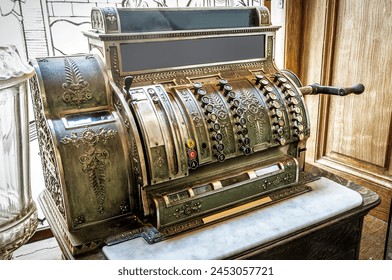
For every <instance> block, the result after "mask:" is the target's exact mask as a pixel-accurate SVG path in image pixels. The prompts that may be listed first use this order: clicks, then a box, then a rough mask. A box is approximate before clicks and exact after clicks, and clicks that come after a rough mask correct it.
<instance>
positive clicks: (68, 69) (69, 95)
mask: <svg viewBox="0 0 392 280" xmlns="http://www.w3.org/2000/svg"><path fill="white" fill-rule="evenodd" d="M64 65H65V79H66V82H65V83H63V85H62V86H63V89H64V90H65V91H64V93H63V101H64V102H65V103H67V104H75V105H77V106H78V108H80V105H81V104H82V103H86V102H87V100H90V99H91V98H92V97H93V94H92V93H91V91H90V89H89V83H88V82H87V81H85V80H84V78H83V76H82V74H81V73H80V70H79V68H78V66H77V65H76V63H75V61H73V60H72V59H70V58H68V57H66V58H65V59H64Z"/></svg>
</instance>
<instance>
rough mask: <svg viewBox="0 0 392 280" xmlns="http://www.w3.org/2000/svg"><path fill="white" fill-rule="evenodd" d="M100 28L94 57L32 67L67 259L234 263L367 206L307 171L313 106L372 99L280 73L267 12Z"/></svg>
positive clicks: (96, 17)
mask: <svg viewBox="0 0 392 280" xmlns="http://www.w3.org/2000/svg"><path fill="white" fill-rule="evenodd" d="M91 23H92V29H91V30H90V31H86V32H84V35H85V36H86V40H87V41H88V44H89V47H90V53H86V54H78V55H69V56H60V57H44V58H37V59H35V60H33V61H32V65H33V66H34V68H35V70H36V75H35V77H34V78H32V80H31V90H32V98H33V103H34V111H35V117H36V120H37V131H38V137H39V143H40V149H41V158H42V163H43V170H44V177H45V185H46V189H45V191H44V192H43V193H42V195H41V196H40V204H41V206H42V208H43V210H44V211H45V213H46V216H47V218H48V221H49V223H50V224H51V228H52V230H53V231H54V233H55V236H56V237H57V239H58V241H59V243H60V245H61V247H62V249H63V251H64V252H67V253H68V254H69V255H72V256H77V255H81V254H84V253H87V252H90V251H93V250H96V249H97V248H103V249H102V250H103V252H104V254H105V256H106V257H107V258H117V257H119V258H121V257H124V258H145V257H146V256H149V257H150V258H180V259H181V258H230V257H231V256H233V255H235V254H237V253H238V252H239V251H241V250H242V251H246V250H248V249H249V248H251V247H252V246H253V247H257V246H258V244H260V243H261V242H267V241H268V240H269V238H271V236H273V235H274V236H279V234H280V235H283V234H284V232H285V231H295V230H298V229H299V228H300V227H301V226H305V225H306V224H309V223H312V222H317V221H318V220H320V219H325V218H328V217H330V216H332V215H334V213H336V212H337V211H338V212H339V211H340V212H344V211H346V210H348V209H351V208H354V207H357V206H358V205H360V204H361V203H362V198H361V196H360V195H359V194H358V193H356V192H354V191H351V190H349V189H347V188H344V187H342V186H341V187H339V185H338V184H337V183H334V182H332V181H330V180H328V179H326V178H320V177H317V176H314V175H312V174H311V173H308V172H307V171H306V169H305V152H306V141H307V139H308V138H309V135H310V129H311V128H310V120H309V115H308V112H307V107H306V104H305V100H304V95H307V94H320V93H326V94H334V95H341V96H343V95H347V94H351V93H354V94H359V93H362V92H363V91H364V87H363V85H361V84H358V85H355V86H353V87H326V86H320V85H318V84H313V85H310V86H304V85H302V84H301V81H300V80H299V79H298V77H297V76H296V75H295V74H294V73H293V72H291V71H289V70H282V69H278V68H277V67H276V65H275V61H274V48H275V35H276V31H277V30H278V29H279V27H278V26H274V25H272V24H271V21H270V14H269V11H268V10H267V9H266V8H265V7H233V8H228V7H225V8H188V9H182V8H175V9H171V8H154V9H132V8H93V10H92V12H91ZM336 190H339V192H338V193H336ZM331 201H334V202H333V203H331ZM222 237H224V238H222ZM211 242H212V243H211ZM230 242H231V243H230ZM211 244H214V246H212V245H211ZM227 244H237V245H238V246H239V247H235V246H233V248H232V251H230V252H228V251H225V250H226V249H227ZM194 246H197V247H198V248H199V249H198V250H192V248H194ZM203 246H204V247H203ZM209 246H210V247H209ZM208 247H209V248H208ZM223 247H225V248H226V249H225V248H223ZM181 248H183V249H182V251H181ZM185 248H186V250H185ZM200 248H204V249H200ZM212 251H214V252H212ZM157 252H159V253H157ZM181 252H182V253H181ZM124 254H125V255H124ZM132 254H134V255H132ZM157 254H158V255H157ZM159 254H160V255H159Z"/></svg>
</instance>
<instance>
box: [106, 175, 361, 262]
mask: <svg viewBox="0 0 392 280" xmlns="http://www.w3.org/2000/svg"><path fill="white" fill-rule="evenodd" d="M342 183H344V182H342ZM346 183H347V182H346ZM306 185H307V186H310V187H311V188H312V189H313V191H310V192H307V193H305V194H301V195H298V196H296V197H293V198H290V199H287V200H284V201H281V202H278V203H275V204H273V205H270V206H268V207H264V208H261V209H258V210H255V211H252V212H249V213H246V214H243V215H240V216H238V217H235V218H231V219H228V220H226V221H224V222H220V223H217V224H214V225H211V226H208V227H204V228H200V229H198V230H194V231H192V232H189V233H186V234H182V235H180V236H177V237H173V238H170V239H168V240H164V241H161V242H158V243H155V244H148V243H147V242H146V241H145V240H144V239H143V238H135V239H132V240H128V241H125V242H122V243H119V244H116V245H112V246H105V247H103V249H102V251H103V253H104V254H105V256H106V257H107V258H108V259H127V260H132V259H137V260H142V259H155V260H156V259H166V260H167V259H181V260H184V259H190V260H195V259H204V260H205V259H224V258H229V257H230V256H233V255H236V254H238V253H240V252H244V251H247V250H249V249H251V248H254V247H258V246H262V245H263V244H266V243H268V242H271V241H273V240H275V239H279V238H282V237H284V236H287V235H290V234H292V233H294V232H298V231H300V230H302V229H305V228H307V227H309V226H311V225H315V224H318V223H320V222H322V221H325V220H328V219H330V218H332V217H334V216H337V215H340V214H342V213H344V212H347V211H349V210H351V209H354V208H356V207H358V206H361V205H363V203H364V196H363V195H361V194H360V192H358V190H353V189H352V188H347V187H346V186H345V185H342V184H339V183H337V182H335V181H332V180H330V179H327V178H321V179H319V180H317V181H313V182H310V183H307V184H306ZM351 187H356V186H351ZM359 191H361V190H360V189H359Z"/></svg>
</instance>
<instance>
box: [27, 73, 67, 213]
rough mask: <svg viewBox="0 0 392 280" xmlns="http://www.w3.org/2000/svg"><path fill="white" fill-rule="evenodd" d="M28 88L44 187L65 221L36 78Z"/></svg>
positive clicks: (55, 166)
mask: <svg viewBox="0 0 392 280" xmlns="http://www.w3.org/2000/svg"><path fill="white" fill-rule="evenodd" d="M30 88H31V95H32V101H33V108H34V114H35V121H36V125H37V135H38V143H39V145H38V146H39V148H40V153H41V161H42V170H43V175H44V180H45V187H46V189H47V190H48V191H49V193H50V195H51V197H52V199H53V201H54V203H55V205H56V208H57V209H58V211H59V212H60V214H61V216H62V217H63V218H64V219H65V218H66V216H65V210H64V198H63V195H62V190H61V184H60V175H59V174H60V172H59V169H58V164H57V161H56V157H55V154H54V145H53V139H52V135H51V132H50V129H49V126H48V123H47V121H46V118H45V114H44V109H43V104H42V99H41V93H40V90H39V86H38V81H37V77H36V76H34V77H32V78H31V79H30Z"/></svg>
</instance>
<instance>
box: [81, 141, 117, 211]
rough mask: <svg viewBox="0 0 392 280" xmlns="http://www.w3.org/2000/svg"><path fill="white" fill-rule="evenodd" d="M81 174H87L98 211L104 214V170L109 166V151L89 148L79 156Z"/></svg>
mask: <svg viewBox="0 0 392 280" xmlns="http://www.w3.org/2000/svg"><path fill="white" fill-rule="evenodd" d="M79 160H80V162H81V163H82V165H83V169H82V170H83V172H85V173H87V174H88V177H89V181H90V184H91V187H92V189H93V190H94V193H95V196H96V197H97V200H98V205H99V207H98V211H99V212H100V213H103V212H104V209H103V203H104V201H105V195H106V169H107V168H108V167H109V166H110V161H109V151H108V150H106V149H98V148H91V149H89V150H86V152H85V154H83V155H82V156H80V158H79Z"/></svg>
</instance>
